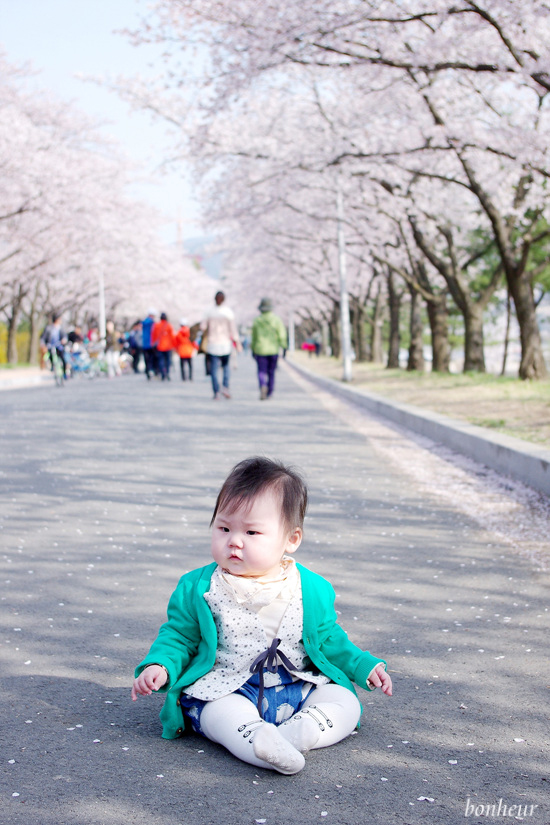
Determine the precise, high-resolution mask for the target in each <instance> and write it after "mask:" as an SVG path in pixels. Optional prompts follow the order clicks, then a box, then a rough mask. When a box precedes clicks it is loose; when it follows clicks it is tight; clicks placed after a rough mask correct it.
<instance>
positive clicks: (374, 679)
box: [369, 665, 392, 696]
mask: <svg viewBox="0 0 550 825" xmlns="http://www.w3.org/2000/svg"><path fill="white" fill-rule="evenodd" d="M369 682H370V684H371V685H372V686H373V687H375V688H376V687H379V688H381V689H382V693H385V694H386V696H391V695H392V683H391V676H390V675H389V673H386V671H385V670H384V666H383V665H377V667H375V668H374V670H373V671H372V673H371V675H370V676H369Z"/></svg>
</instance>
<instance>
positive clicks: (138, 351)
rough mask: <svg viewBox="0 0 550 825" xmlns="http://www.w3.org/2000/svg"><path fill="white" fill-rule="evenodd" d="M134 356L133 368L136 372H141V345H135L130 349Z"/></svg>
mask: <svg viewBox="0 0 550 825" xmlns="http://www.w3.org/2000/svg"><path fill="white" fill-rule="evenodd" d="M130 355H131V356H132V368H133V370H134V372H139V359H140V358H141V347H133V349H131V350H130Z"/></svg>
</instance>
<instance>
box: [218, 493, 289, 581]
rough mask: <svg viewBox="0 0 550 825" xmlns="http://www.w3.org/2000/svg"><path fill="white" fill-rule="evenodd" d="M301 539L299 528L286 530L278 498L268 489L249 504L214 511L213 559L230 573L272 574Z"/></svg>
mask: <svg viewBox="0 0 550 825" xmlns="http://www.w3.org/2000/svg"><path fill="white" fill-rule="evenodd" d="M301 541H302V531H301V529H300V528H299V527H297V528H296V529H295V530H293V531H292V532H290V531H289V530H288V529H287V527H286V526H285V524H284V522H283V520H282V518H281V502H280V497H279V495H278V494H277V493H276V492H274V491H273V490H269V489H268V490H265V491H264V492H263V493H261V494H260V495H258V496H256V498H255V499H253V501H252V503H251V504H250V505H249V506H243V507H240V508H239V509H238V510H233V511H231V510H229V509H228V510H222V511H221V512H218V513H217V515H216V518H215V519H214V523H213V525H212V556H213V558H214V561H216V562H217V563H218V564H219V565H220V567H221V568H223V569H224V570H227V572H229V573H232V574H233V575H234V576H244V577H247V578H255V577H257V576H267V575H276V574H277V573H278V572H279V569H280V564H281V559H282V558H283V556H284V555H285V553H293V552H294V551H295V550H297V548H298V547H299V545H300V542H301Z"/></svg>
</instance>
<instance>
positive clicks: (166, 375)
mask: <svg viewBox="0 0 550 825" xmlns="http://www.w3.org/2000/svg"><path fill="white" fill-rule="evenodd" d="M171 356H172V353H171V352H170V350H167V351H161V350H159V351H158V352H157V363H158V371H159V373H160V377H161V378H162V380H163V381H165V380H166V379H168V380H170V362H171V360H172V358H171Z"/></svg>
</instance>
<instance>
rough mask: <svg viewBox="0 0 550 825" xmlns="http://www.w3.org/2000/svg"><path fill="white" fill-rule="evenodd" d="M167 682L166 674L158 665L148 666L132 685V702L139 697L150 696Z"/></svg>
mask: <svg viewBox="0 0 550 825" xmlns="http://www.w3.org/2000/svg"><path fill="white" fill-rule="evenodd" d="M167 681H168V674H167V673H166V671H165V669H164V668H163V667H161V666H160V665H149V666H148V667H146V668H145V670H142V671H141V673H140V674H139V676H138V677H137V679H134V684H133V685H132V701H133V702H135V701H136V699H137V698H138V694H139V695H140V696H150V695H151V693H152V692H153V691H154V690H159V689H160V688H161V687H162V686H163V685H165V684H166V682H167Z"/></svg>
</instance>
